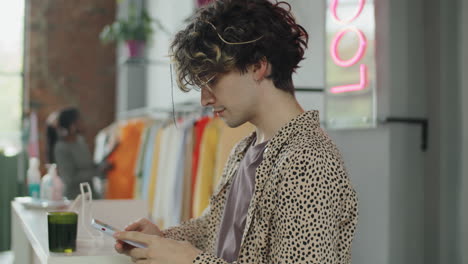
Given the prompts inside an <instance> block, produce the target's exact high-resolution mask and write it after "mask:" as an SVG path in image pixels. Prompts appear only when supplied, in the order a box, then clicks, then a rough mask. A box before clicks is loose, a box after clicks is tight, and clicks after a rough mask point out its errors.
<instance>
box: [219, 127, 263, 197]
mask: <svg viewBox="0 0 468 264" xmlns="http://www.w3.org/2000/svg"><path fill="white" fill-rule="evenodd" d="M254 130H255V126H254V125H252V124H250V123H245V124H243V125H241V126H239V127H236V128H230V127H228V126H227V125H226V124H225V123H224V122H223V123H222V124H221V128H220V132H219V144H218V149H217V151H216V153H217V154H216V165H215V172H214V178H213V185H212V186H213V188H215V187H216V186H217V185H218V183H219V179H220V178H221V175H222V174H223V170H224V167H225V166H226V162H227V160H228V157H229V154H230V153H231V151H232V149H233V148H234V146H235V145H236V143H238V142H239V141H241V139H243V138H245V137H247V136H249V135H250V134H251V133H252V131H254ZM212 191H214V189H213V190H212Z"/></svg>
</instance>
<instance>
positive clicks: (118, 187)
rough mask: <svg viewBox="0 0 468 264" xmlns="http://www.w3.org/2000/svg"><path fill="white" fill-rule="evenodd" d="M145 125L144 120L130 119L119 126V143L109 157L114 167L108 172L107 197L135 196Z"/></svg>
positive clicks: (127, 197)
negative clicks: (136, 176)
mask: <svg viewBox="0 0 468 264" xmlns="http://www.w3.org/2000/svg"><path fill="white" fill-rule="evenodd" d="M144 127H145V122H144V121H142V120H133V121H128V122H127V123H126V124H124V125H122V126H119V130H120V131H119V134H120V135H119V144H118V146H117V148H116V149H115V151H114V152H112V154H111V155H110V156H109V157H108V161H109V162H110V163H111V164H113V165H114V168H113V169H112V170H111V171H109V172H108V173H107V191H106V195H105V197H106V199H132V198H133V191H134V187H135V166H136V160H137V156H138V150H139V145H140V141H141V135H142V133H143V129H144Z"/></svg>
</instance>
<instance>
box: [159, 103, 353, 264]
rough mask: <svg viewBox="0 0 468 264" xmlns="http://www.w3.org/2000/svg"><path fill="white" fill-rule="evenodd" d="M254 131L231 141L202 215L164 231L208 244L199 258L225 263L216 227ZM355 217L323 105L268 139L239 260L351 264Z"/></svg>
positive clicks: (198, 244)
mask: <svg viewBox="0 0 468 264" xmlns="http://www.w3.org/2000/svg"><path fill="white" fill-rule="evenodd" d="M254 138H255V132H253V133H252V135H250V136H249V137H247V138H245V139H243V140H242V141H241V142H239V143H238V144H237V145H236V147H234V149H233V151H232V152H231V155H230V157H229V159H228V161H227V164H226V167H225V168H224V171H223V175H222V178H221V180H220V183H219V184H218V186H217V188H216V190H215V192H214V193H213V195H212V196H211V199H210V204H209V206H208V207H207V208H206V210H205V211H204V213H203V214H202V216H200V217H198V218H195V219H191V220H189V221H187V222H184V223H182V224H181V225H179V226H175V227H171V228H168V229H166V230H164V231H163V233H164V236H165V237H167V238H172V239H175V240H184V241H189V242H190V243H192V245H194V246H195V247H197V248H198V249H200V250H202V251H203V252H202V253H201V254H199V255H198V256H197V257H196V258H195V259H194V260H193V263H195V264H202V263H210V264H211V263H213V264H214V263H219V264H221V263H222V264H226V263H227V262H226V261H224V260H223V259H220V258H218V257H216V256H215V255H214V252H215V246H216V238H217V232H218V230H219V226H220V222H221V218H222V215H223V211H224V206H225V201H226V197H227V193H228V190H229V186H230V184H231V183H232V179H233V175H235V173H236V172H237V168H238V167H239V163H240V161H241V160H242V158H243V157H244V154H245V152H246V150H247V149H248V146H249V145H250V143H251V142H252V140H253V139H254ZM357 219H358V200H357V195H356V192H355V190H354V188H353V186H352V184H351V182H350V179H349V177H348V175H347V172H346V170H345V167H344V164H343V161H342V159H341V155H340V153H339V151H338V149H337V148H336V146H335V144H334V143H333V142H332V140H331V139H330V138H329V137H328V135H327V134H326V133H325V132H324V131H323V130H322V129H321V128H320V122H319V113H318V111H308V112H304V113H302V114H301V115H299V116H297V117H296V118H294V119H293V120H291V121H290V122H289V123H288V124H286V125H285V126H284V127H282V128H281V129H280V130H279V131H278V132H277V133H276V135H275V136H274V137H273V138H272V139H271V140H270V142H269V143H268V144H267V147H266V150H265V152H264V159H263V162H262V163H261V164H260V165H259V167H258V168H257V170H256V176H255V190H254V194H253V197H252V200H251V202H250V206H249V209H248V212H247V221H246V226H245V230H244V234H243V238H242V242H241V246H240V251H239V256H238V259H237V261H236V262H234V263H320V264H331V263H333V264H345V263H346V264H347V263H351V243H352V240H353V237H354V234H355V229H356V224H357Z"/></svg>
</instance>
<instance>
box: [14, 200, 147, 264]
mask: <svg viewBox="0 0 468 264" xmlns="http://www.w3.org/2000/svg"><path fill="white" fill-rule="evenodd" d="M11 211H12V214H11V218H12V221H11V224H12V251H13V254H14V256H15V259H14V263H15V264H28V263H42V264H45V263H60V264H72V263H98V264H111V263H112V264H114V263H115V264H120V263H122V264H123V263H131V261H130V258H129V257H127V256H123V255H120V254H118V253H117V252H115V250H114V243H115V240H114V239H113V238H111V237H108V236H104V241H103V242H101V243H97V244H96V243H86V242H85V241H83V240H78V241H77V249H76V252H73V253H53V252H49V244H48V234H47V210H45V209H27V208H25V207H24V206H23V205H22V204H21V203H19V202H18V201H12V202H11ZM51 211H52V210H51ZM92 211H93V216H94V218H96V219H99V220H102V221H104V222H106V223H108V224H110V225H113V226H115V227H117V228H119V229H123V227H124V226H125V225H127V224H128V223H130V222H132V221H134V220H136V219H138V218H141V217H147V205H146V203H145V202H144V201H141V200H96V201H93V209H92ZM78 232H81V230H80V229H79V230H78Z"/></svg>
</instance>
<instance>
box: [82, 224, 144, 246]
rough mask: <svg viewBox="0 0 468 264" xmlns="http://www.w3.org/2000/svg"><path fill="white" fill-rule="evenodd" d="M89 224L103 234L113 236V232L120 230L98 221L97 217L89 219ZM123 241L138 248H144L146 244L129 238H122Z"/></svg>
mask: <svg viewBox="0 0 468 264" xmlns="http://www.w3.org/2000/svg"><path fill="white" fill-rule="evenodd" d="M91 226H92V227H94V228H96V229H97V230H99V231H101V232H103V233H104V234H106V235H109V236H111V237H113V236H114V233H115V232H120V230H119V229H117V228H115V227H112V226H110V225H108V224H106V223H104V222H102V221H99V220H97V219H93V220H92V221H91ZM122 241H124V242H125V243H127V244H129V245H132V246H134V247H138V248H146V245H144V244H140V243H138V242H135V241H130V240H122Z"/></svg>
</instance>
